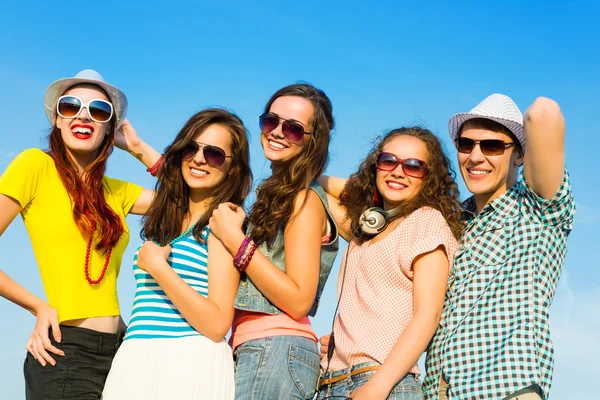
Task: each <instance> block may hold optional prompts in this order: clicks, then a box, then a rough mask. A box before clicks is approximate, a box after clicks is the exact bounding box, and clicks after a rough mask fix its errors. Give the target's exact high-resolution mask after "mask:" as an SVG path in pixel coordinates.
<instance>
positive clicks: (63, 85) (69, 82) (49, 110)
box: [44, 78, 127, 128]
mask: <svg viewBox="0 0 600 400" xmlns="http://www.w3.org/2000/svg"><path fill="white" fill-rule="evenodd" d="M82 83H89V84H91V85H96V86H98V87H100V88H102V90H104V91H105V92H106V94H107V95H108V97H109V98H110V101H111V103H112V105H113V108H114V110H115V117H116V118H117V128H118V127H120V126H121V124H122V123H123V120H124V119H125V116H126V115H127V97H126V96H125V93H123V92H122V91H121V90H120V89H119V88H117V87H115V86H113V85H110V84H108V83H106V82H101V81H97V80H94V79H85V78H64V79H59V80H57V81H55V82H52V83H51V84H50V86H48V89H46V93H45V94H44V111H45V112H46V117H48V121H50V124H51V125H52V126H54V124H55V123H56V103H57V102H58V98H59V97H60V96H62V95H63V94H64V93H65V92H66V91H67V90H69V88H71V87H73V86H75V85H79V84H82Z"/></svg>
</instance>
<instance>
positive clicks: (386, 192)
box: [376, 135, 429, 210]
mask: <svg viewBox="0 0 600 400" xmlns="http://www.w3.org/2000/svg"><path fill="white" fill-rule="evenodd" d="M382 152H385V153H391V154H393V155H395V156H396V158H398V159H402V160H406V159H408V158H416V159H418V160H421V161H425V162H426V163H427V162H428V158H429V157H428V152H427V146H426V145H425V143H424V142H423V141H421V140H420V139H418V138H416V137H413V136H406V135H402V136H397V137H395V138H394V139H392V140H390V141H389V142H388V143H386V144H385V146H383V148H382ZM376 184H377V190H378V191H379V193H380V194H381V197H382V198H383V205H384V209H386V210H390V209H392V208H395V207H397V206H398V205H400V203H402V202H403V201H406V200H411V199H413V198H415V197H416V196H417V195H418V194H419V193H420V192H421V189H422V188H423V179H420V178H414V177H411V176H408V175H406V174H405V173H404V171H403V170H402V165H401V164H398V165H397V166H396V168H394V169H393V170H392V171H382V170H379V169H378V170H377V180H376Z"/></svg>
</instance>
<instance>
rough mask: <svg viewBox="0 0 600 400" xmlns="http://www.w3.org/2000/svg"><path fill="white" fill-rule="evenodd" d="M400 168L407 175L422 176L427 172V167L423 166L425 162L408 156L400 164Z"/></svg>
mask: <svg viewBox="0 0 600 400" xmlns="http://www.w3.org/2000/svg"><path fill="white" fill-rule="evenodd" d="M402 170H403V171H404V173H405V174H406V175H408V176H412V177H415V178H422V177H424V176H425V173H426V172H427V167H426V166H425V163H423V162H422V161H421V160H417V159H414V158H409V159H408V160H405V161H404V163H403V164H402Z"/></svg>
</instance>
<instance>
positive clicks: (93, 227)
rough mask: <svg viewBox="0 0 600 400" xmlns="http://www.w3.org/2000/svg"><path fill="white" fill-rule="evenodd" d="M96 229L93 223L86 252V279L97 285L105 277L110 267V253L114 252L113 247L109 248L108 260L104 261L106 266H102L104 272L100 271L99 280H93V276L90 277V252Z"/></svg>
mask: <svg viewBox="0 0 600 400" xmlns="http://www.w3.org/2000/svg"><path fill="white" fill-rule="evenodd" d="M95 230H96V227H95V226H93V225H92V227H91V231H92V233H91V234H90V240H89V241H88V244H87V250H86V252H85V279H86V280H87V281H88V283H89V284H90V285H97V284H99V283H100V281H102V279H104V275H105V274H106V270H107V269H108V264H109V263H110V255H111V254H112V248H110V249H108V252H107V253H106V261H104V267H102V272H101V273H100V277H99V278H98V279H97V280H93V279H92V278H90V270H89V266H90V252H91V250H92V240H93V239H94V231H95Z"/></svg>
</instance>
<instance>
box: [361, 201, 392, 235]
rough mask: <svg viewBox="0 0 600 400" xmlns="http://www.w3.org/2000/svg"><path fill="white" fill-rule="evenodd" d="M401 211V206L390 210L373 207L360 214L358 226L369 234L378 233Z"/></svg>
mask: <svg viewBox="0 0 600 400" xmlns="http://www.w3.org/2000/svg"><path fill="white" fill-rule="evenodd" d="M401 211H402V207H401V206H400V207H396V208H394V209H392V210H389V211H385V210H384V209H383V208H379V207H371V208H369V209H368V210H366V211H365V212H364V213H363V214H362V215H361V216H360V219H359V220H358V226H360V229H361V230H362V231H363V232H364V233H366V234H367V235H377V234H378V233H381V232H383V231H384V230H385V228H387V226H388V224H389V223H390V220H391V219H392V218H394V217H395V216H396V215H398V214H400V212H401Z"/></svg>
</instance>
